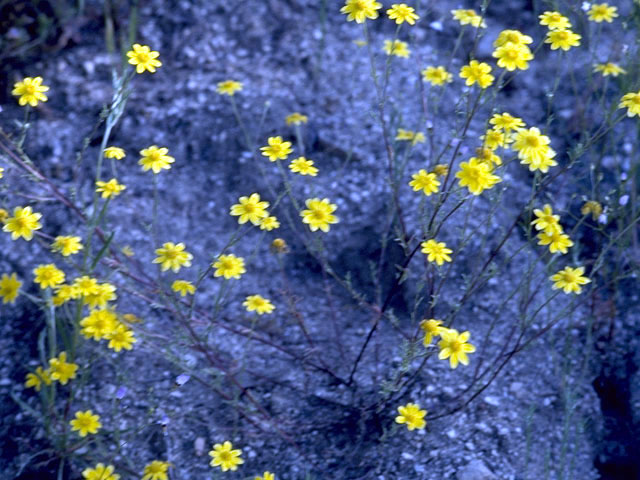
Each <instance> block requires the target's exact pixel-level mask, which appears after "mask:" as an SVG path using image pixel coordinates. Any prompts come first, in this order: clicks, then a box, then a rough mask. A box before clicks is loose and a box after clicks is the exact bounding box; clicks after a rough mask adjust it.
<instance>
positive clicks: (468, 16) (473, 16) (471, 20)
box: [451, 9, 487, 28]
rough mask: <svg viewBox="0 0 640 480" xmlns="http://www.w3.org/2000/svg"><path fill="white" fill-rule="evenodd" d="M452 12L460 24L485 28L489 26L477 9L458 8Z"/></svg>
mask: <svg viewBox="0 0 640 480" xmlns="http://www.w3.org/2000/svg"><path fill="white" fill-rule="evenodd" d="M451 14H452V15H453V18H454V19H456V20H457V21H458V22H460V25H471V26H473V27H476V28H478V27H482V28H485V27H486V26H487V24H486V23H485V21H484V20H483V18H482V17H481V16H480V15H478V14H477V13H476V11H475V10H471V9H466V10H465V9H457V10H451Z"/></svg>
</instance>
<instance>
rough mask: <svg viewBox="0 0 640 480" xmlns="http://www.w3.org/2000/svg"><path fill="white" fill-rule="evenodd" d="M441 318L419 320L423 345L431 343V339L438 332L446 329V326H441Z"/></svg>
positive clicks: (426, 345) (437, 334) (438, 333)
mask: <svg viewBox="0 0 640 480" xmlns="http://www.w3.org/2000/svg"><path fill="white" fill-rule="evenodd" d="M441 325H442V320H436V319H435V318H431V319H429V320H427V319H424V320H422V322H420V328H422V331H423V332H424V339H423V341H422V343H423V344H424V346H425V347H428V346H429V345H431V342H432V341H433V337H437V336H439V335H440V332H442V331H443V330H446V328H444V327H442V326H441Z"/></svg>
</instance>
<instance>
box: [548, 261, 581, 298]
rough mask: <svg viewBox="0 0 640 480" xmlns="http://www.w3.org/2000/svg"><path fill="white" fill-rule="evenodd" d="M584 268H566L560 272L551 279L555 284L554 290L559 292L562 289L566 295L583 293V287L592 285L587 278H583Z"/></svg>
mask: <svg viewBox="0 0 640 480" xmlns="http://www.w3.org/2000/svg"><path fill="white" fill-rule="evenodd" d="M583 273H584V267H578V268H571V267H565V268H564V269H563V270H560V271H559V272H558V273H556V274H555V275H552V276H551V277H549V279H550V280H551V281H552V282H555V283H554V284H553V289H554V290H558V289H559V288H561V289H562V290H563V291H564V293H571V292H574V293H577V294H579V293H581V292H582V287H581V285H586V284H587V283H590V282H591V280H589V279H588V278H587V277H585V276H583Z"/></svg>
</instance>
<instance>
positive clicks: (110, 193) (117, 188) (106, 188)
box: [96, 178, 127, 198]
mask: <svg viewBox="0 0 640 480" xmlns="http://www.w3.org/2000/svg"><path fill="white" fill-rule="evenodd" d="M96 187H97V188H96V192H98V193H101V194H102V198H111V197H117V196H118V195H120V193H121V192H122V191H123V190H125V189H126V188H127V187H126V186H124V185H121V184H120V183H118V180H116V179H115V178H112V179H111V180H109V181H108V182H103V181H102V180H98V181H97V182H96Z"/></svg>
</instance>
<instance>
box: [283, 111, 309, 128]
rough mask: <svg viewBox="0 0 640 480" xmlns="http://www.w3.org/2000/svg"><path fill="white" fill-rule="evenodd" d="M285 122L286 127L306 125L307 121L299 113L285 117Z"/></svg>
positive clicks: (304, 116)
mask: <svg viewBox="0 0 640 480" xmlns="http://www.w3.org/2000/svg"><path fill="white" fill-rule="evenodd" d="M285 121H286V122H287V125H300V124H303V123H307V122H308V121H309V119H308V118H307V116H306V115H303V114H301V113H300V112H293V113H292V114H290V115H287V118H285Z"/></svg>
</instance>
